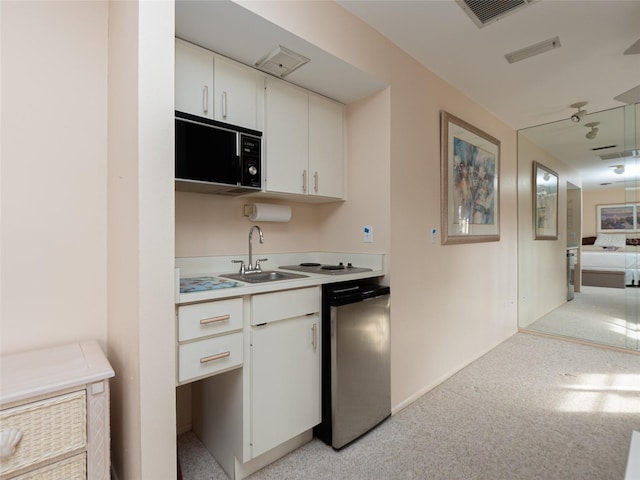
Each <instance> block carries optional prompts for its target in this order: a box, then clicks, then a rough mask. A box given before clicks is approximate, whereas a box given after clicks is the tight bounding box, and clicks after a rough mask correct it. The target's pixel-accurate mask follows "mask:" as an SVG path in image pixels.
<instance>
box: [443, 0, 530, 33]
mask: <svg viewBox="0 0 640 480" xmlns="http://www.w3.org/2000/svg"><path fill="white" fill-rule="evenodd" d="M534 1H535V0H456V2H457V3H458V5H460V7H461V8H462V9H463V10H464V11H465V12H466V13H467V15H469V17H470V18H471V20H473V23H475V24H476V25H477V26H478V27H479V28H482V27H484V26H485V25H488V24H489V23H492V22H495V21H496V20H499V19H501V18H502V17H504V16H505V15H508V14H510V13H512V12H514V11H515V10H518V9H520V8H522V7H526V6H527V5H529V4H531V3H533V2H534Z"/></svg>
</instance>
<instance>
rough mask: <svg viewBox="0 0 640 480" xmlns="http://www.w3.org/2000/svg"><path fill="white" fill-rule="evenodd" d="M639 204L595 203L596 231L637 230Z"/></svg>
mask: <svg viewBox="0 0 640 480" xmlns="http://www.w3.org/2000/svg"><path fill="white" fill-rule="evenodd" d="M639 207H640V204H633V203H627V204H619V205H596V226H597V229H598V232H607V233H625V232H637V231H638V228H639V225H638V209H639Z"/></svg>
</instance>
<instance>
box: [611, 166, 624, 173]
mask: <svg viewBox="0 0 640 480" xmlns="http://www.w3.org/2000/svg"><path fill="white" fill-rule="evenodd" d="M611 166H612V167H613V172H614V173H617V174H618V175H622V174H623V173H624V165H611Z"/></svg>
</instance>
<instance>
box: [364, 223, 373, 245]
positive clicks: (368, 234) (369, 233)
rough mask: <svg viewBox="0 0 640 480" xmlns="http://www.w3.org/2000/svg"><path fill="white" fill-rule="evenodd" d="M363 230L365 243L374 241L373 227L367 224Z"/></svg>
mask: <svg viewBox="0 0 640 480" xmlns="http://www.w3.org/2000/svg"><path fill="white" fill-rule="evenodd" d="M362 231H363V232H364V243H373V227H372V226H371V225H365V226H364V228H363V229H362Z"/></svg>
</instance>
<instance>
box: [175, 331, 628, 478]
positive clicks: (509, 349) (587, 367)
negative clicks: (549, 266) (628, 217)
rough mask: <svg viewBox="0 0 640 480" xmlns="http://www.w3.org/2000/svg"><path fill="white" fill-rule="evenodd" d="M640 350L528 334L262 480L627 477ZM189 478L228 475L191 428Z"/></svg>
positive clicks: (183, 450)
mask: <svg viewBox="0 0 640 480" xmlns="http://www.w3.org/2000/svg"><path fill="white" fill-rule="evenodd" d="M633 430H640V355H637V354H633V353H624V352H619V351H614V350H607V349H602V348H597V347H593V346H588V345H581V344H577V343H572V342H566V341H563V340H557V339H551V338H545V337H540V336H536V335H530V334H525V333H518V334H516V335H514V336H513V337H511V338H510V339H508V340H507V341H506V342H504V343H502V344H501V345H499V346H498V347H497V348H495V349H494V350H492V351H491V352H489V353H488V354H486V355H485V356H483V357H482V358H480V359H479V360H477V361H476V362H474V363H472V364H471V365H469V366H468V367H466V368H465V369H463V370H461V371H460V372H459V373H457V374H456V375H454V376H453V377H451V378H450V379H449V380H447V381H445V382H444V383H442V384H441V385H439V386H438V387H436V388H435V389H433V390H431V391H430V392H429V393H427V394H426V395H424V396H423V397H421V398H420V399H419V400H418V401H416V402H414V403H413V404H412V405H410V406H408V407H407V408H405V409H404V410H402V411H401V412H399V413H398V414H396V415H394V416H392V417H391V418H389V419H388V420H387V421H386V422H384V423H383V424H382V425H380V426H378V427H377V428H376V429H374V430H373V431H371V432H369V433H368V434H367V435H365V436H364V437H362V438H361V439H359V440H358V441H356V442H354V443H353V444H352V445H350V446H348V447H346V448H344V449H342V450H341V451H339V452H336V451H334V450H333V449H332V448H330V447H328V446H326V445H324V444H323V443H322V442H320V441H318V440H313V441H312V442H310V443H308V444H307V445H305V446H303V447H302V448H299V449H298V450H296V451H294V452H292V453H291V454H289V455H287V456H285V457H283V458H282V459H280V460H278V461H277V462H275V463H273V464H271V465H269V466H267V467H266V468H264V469H262V470H260V471H259V472H257V473H255V474H254V475H252V476H251V477H250V478H251V479H253V480H262V479H277V480H282V479H290V480H296V479H305V480H315V479H327V480H329V479H331V480H341V479H345V480H347V479H349V480H351V479H381V480H382V479H434V480H435V479H443V480H445V479H446V480H452V479H456V480H466V479H478V480H479V479H486V480H499V479H505V480H506V479H508V480H518V479H522V480H534V479H535V480H540V479H545V480H553V479H558V480H571V479H576V480H578V479H580V480H588V479H594V480H596V479H597V480H603V479H612V480H613V479H617V480H621V479H623V478H624V472H625V468H626V461H627V454H628V450H629V443H630V439H631V433H632V431H633ZM178 447H179V458H180V460H181V462H182V467H183V474H184V479H185V480H209V479H216V480H217V479H224V478H226V477H225V476H224V473H223V472H222V471H221V470H220V469H219V467H217V465H215V462H214V461H213V459H212V458H211V457H210V456H209V455H208V453H207V452H206V450H204V447H202V445H201V444H199V442H198V440H197V438H195V436H194V435H193V434H191V433H188V434H185V435H183V436H181V437H180V438H179V442H178Z"/></svg>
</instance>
